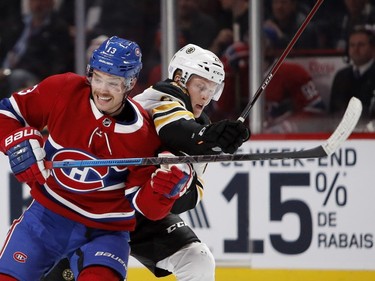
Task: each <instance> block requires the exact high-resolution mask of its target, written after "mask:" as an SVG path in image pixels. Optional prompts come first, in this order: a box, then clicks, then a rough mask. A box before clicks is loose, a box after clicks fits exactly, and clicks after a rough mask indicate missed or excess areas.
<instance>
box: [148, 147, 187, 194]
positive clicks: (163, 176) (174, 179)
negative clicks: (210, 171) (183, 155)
mask: <svg viewBox="0 0 375 281" xmlns="http://www.w3.org/2000/svg"><path fill="white" fill-rule="evenodd" d="M158 156H159V157H168V156H174V155H173V154H172V153H170V152H162V153H159V155H158ZM193 172H194V171H193V169H192V167H191V166H190V165H189V164H171V165H169V164H163V165H160V168H159V169H157V170H156V171H155V172H154V173H153V174H152V180H151V185H152V187H153V189H154V191H155V192H157V193H160V194H163V195H164V196H165V197H167V198H172V199H176V198H179V197H181V196H182V195H184V194H185V192H186V190H187V189H188V188H189V186H190V185H191V183H192V180H193Z"/></svg>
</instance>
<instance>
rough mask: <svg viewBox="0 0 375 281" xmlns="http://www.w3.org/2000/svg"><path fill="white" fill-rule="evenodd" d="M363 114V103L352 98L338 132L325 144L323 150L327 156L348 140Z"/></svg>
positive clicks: (337, 129)
mask: <svg viewBox="0 0 375 281" xmlns="http://www.w3.org/2000/svg"><path fill="white" fill-rule="evenodd" d="M361 113H362V102H361V101H360V100H359V99H357V98H356V97H352V98H351V99H350V101H349V104H348V107H347V108H346V111H345V114H344V117H343V118H342V120H341V122H340V124H339V125H338V126H337V128H336V130H335V131H334V132H333V134H332V135H331V136H330V137H329V138H328V140H327V141H326V142H325V144H323V149H324V151H325V152H326V154H327V156H328V155H331V154H332V153H333V152H335V151H336V150H337V148H339V147H340V145H341V144H342V143H343V142H344V141H346V140H347V139H348V137H349V136H350V134H351V133H352V132H353V130H354V128H355V126H356V125H357V123H358V120H359V118H360V117H361Z"/></svg>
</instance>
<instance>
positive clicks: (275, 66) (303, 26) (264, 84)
mask: <svg viewBox="0 0 375 281" xmlns="http://www.w3.org/2000/svg"><path fill="white" fill-rule="evenodd" d="M322 3H323V0H318V1H316V3H315V5H314V6H313V8H312V9H311V11H310V12H309V14H308V15H307V16H306V18H305V20H304V21H303V23H302V24H301V26H300V27H299V28H298V30H297V32H296V34H295V35H294V36H293V38H292V40H291V41H290V42H289V44H288V46H287V47H286V48H285V50H284V51H283V53H282V54H281V55H280V57H279V58H278V59H277V60H276V61H275V63H274V64H273V66H272V68H271V70H270V71H269V72H268V74H267V76H266V78H264V80H263V82H262V84H261V86H260V87H259V88H258V90H257V91H256V92H255V94H254V96H253V97H252V99H251V100H250V101H249V103H248V104H247V105H246V107H245V109H244V110H243V111H242V113H241V115H240V117H238V120H239V121H241V122H244V121H245V119H246V118H247V116H248V115H249V113H250V110H251V108H252V107H253V106H254V104H255V102H256V101H257V100H258V98H259V96H260V95H261V94H262V92H263V91H264V89H266V87H267V86H268V84H269V83H270V81H271V79H272V77H273V76H274V75H275V73H276V72H277V70H278V69H279V67H280V65H281V64H282V63H283V62H284V60H285V58H286V57H287V56H288V54H289V52H290V50H291V49H292V48H293V47H294V45H295V43H296V42H297V40H298V38H299V37H300V36H301V34H302V32H303V31H304V30H305V29H306V26H307V25H308V24H309V22H310V21H311V19H312V17H313V16H314V15H315V13H316V11H317V10H318V9H319V7H320V5H321V4H322Z"/></svg>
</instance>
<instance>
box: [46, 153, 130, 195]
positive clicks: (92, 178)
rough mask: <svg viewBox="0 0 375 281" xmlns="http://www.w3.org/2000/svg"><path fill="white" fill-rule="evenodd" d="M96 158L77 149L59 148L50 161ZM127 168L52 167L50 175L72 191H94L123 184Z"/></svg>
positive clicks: (119, 186)
mask: <svg viewBox="0 0 375 281" xmlns="http://www.w3.org/2000/svg"><path fill="white" fill-rule="evenodd" d="M64 160H70V161H72V160H73V161H74V160H97V158H95V157H94V156H92V155H90V154H88V153H85V152H83V151H79V150H71V149H63V150H59V151H58V152H57V153H56V154H55V155H54V156H53V157H52V161H64ZM127 172H128V171H127V168H126V167H122V168H118V167H79V168H61V169H53V170H52V175H53V176H54V178H55V179H56V181H57V182H58V184H59V185H60V186H61V187H63V188H65V189H68V190H70V191H73V192H80V193H86V192H94V191H97V190H100V189H103V188H106V187H118V188H121V187H123V186H124V182H125V177H126V174H127Z"/></svg>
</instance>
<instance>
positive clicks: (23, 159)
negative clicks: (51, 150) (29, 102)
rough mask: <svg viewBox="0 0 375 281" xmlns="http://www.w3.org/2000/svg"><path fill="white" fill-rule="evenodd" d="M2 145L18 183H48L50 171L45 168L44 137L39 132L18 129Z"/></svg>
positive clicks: (29, 128) (25, 128)
mask: <svg viewBox="0 0 375 281" xmlns="http://www.w3.org/2000/svg"><path fill="white" fill-rule="evenodd" d="M0 145H1V149H2V151H3V152H4V153H5V154H7V155H8V158H9V163H10V167H11V169H12V172H13V173H14V175H15V176H16V178H17V179H18V181H20V182H30V181H35V180H36V181H38V182H39V183H40V184H44V183H45V182H46V179H47V178H48V177H49V175H50V171H49V170H47V169H46V168H45V166H44V157H45V156H46V152H45V151H44V149H43V147H42V146H43V137H42V135H41V133H40V132H39V131H38V130H36V129H35V128H31V127H24V128H21V129H18V130H16V131H14V132H12V133H11V134H10V135H9V136H7V137H5V138H4V139H3V140H2V141H1V142H0Z"/></svg>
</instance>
